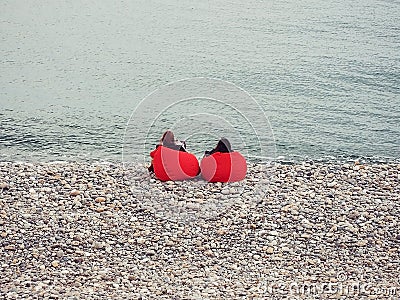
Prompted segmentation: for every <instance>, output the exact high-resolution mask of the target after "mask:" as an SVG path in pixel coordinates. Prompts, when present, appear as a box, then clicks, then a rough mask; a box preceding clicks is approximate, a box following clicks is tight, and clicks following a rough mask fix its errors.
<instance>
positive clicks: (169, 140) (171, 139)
mask: <svg viewBox="0 0 400 300" xmlns="http://www.w3.org/2000/svg"><path fill="white" fill-rule="evenodd" d="M160 144H162V145H164V144H167V145H173V144H175V136H174V133H173V132H172V131H171V130H167V131H166V132H164V134H163V136H162V138H161V140H160Z"/></svg>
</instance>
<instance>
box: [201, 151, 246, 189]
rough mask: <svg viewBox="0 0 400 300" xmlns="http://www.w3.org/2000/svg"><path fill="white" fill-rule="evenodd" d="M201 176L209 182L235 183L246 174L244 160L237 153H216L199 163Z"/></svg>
mask: <svg viewBox="0 0 400 300" xmlns="http://www.w3.org/2000/svg"><path fill="white" fill-rule="evenodd" d="M200 169H201V176H202V177H203V178H204V179H205V180H207V181H209V182H235V181H240V180H243V179H244V178H245V177H246V173H247V164H246V159H245V158H244V157H243V155H241V154H240V153H239V152H230V153H221V152H216V153H214V154H212V155H210V156H206V157H204V158H203V159H202V160H201V163H200Z"/></svg>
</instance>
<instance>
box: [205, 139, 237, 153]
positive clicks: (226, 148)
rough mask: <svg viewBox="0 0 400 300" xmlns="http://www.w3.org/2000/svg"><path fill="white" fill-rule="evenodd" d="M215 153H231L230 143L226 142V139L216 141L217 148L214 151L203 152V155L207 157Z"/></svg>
mask: <svg viewBox="0 0 400 300" xmlns="http://www.w3.org/2000/svg"><path fill="white" fill-rule="evenodd" d="M216 152H222V153H229V152H232V148H231V143H230V142H229V141H228V139H227V138H224V137H223V138H221V139H220V140H219V141H218V144H217V146H216V147H215V148H214V149H212V150H210V151H205V153H204V155H205V156H209V155H211V154H214V153H216Z"/></svg>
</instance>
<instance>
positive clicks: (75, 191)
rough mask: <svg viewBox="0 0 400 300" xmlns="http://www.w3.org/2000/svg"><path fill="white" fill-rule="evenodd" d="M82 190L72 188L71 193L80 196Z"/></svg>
mask: <svg viewBox="0 0 400 300" xmlns="http://www.w3.org/2000/svg"><path fill="white" fill-rule="evenodd" d="M80 193H81V192H80V191H78V190H72V191H71V192H70V193H69V194H70V195H71V196H78V195H80Z"/></svg>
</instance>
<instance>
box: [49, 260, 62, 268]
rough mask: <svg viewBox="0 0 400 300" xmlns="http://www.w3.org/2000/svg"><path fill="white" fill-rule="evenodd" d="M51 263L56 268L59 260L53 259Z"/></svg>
mask: <svg viewBox="0 0 400 300" xmlns="http://www.w3.org/2000/svg"><path fill="white" fill-rule="evenodd" d="M51 265H52V266H53V267H54V268H58V267H59V266H60V262H59V261H58V260H53V261H52V262H51Z"/></svg>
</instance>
